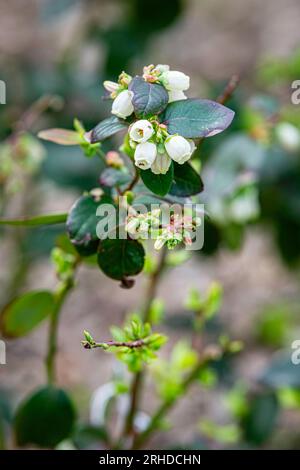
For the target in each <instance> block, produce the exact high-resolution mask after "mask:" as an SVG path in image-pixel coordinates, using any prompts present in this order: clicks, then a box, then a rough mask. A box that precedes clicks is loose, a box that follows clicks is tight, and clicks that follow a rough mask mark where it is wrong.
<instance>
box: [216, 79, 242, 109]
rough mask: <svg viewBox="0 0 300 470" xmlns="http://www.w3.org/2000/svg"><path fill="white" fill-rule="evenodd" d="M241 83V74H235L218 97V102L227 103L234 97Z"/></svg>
mask: <svg viewBox="0 0 300 470" xmlns="http://www.w3.org/2000/svg"><path fill="white" fill-rule="evenodd" d="M239 83H240V76H239V75H238V74H237V73H235V74H233V75H232V76H231V78H230V80H229V82H228V83H227V85H226V87H225V88H224V90H223V91H222V93H221V94H220V95H219V96H218V98H217V99H216V101H217V103H220V104H225V103H226V102H227V101H228V100H229V99H230V98H231V97H232V95H233V93H234V92H235V90H236V88H237V86H238V85H239Z"/></svg>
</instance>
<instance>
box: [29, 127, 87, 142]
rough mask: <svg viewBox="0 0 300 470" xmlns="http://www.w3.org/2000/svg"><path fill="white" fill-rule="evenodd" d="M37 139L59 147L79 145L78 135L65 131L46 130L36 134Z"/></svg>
mask: <svg viewBox="0 0 300 470" xmlns="http://www.w3.org/2000/svg"><path fill="white" fill-rule="evenodd" d="M38 137H39V138H40V139H43V140H48V141H49V142H54V143H55V144H59V145H79V144H80V142H81V139H80V135H78V133H77V132H75V131H70V130H67V129H46V130H44V131H40V132H39V133H38Z"/></svg>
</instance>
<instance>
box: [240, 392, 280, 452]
mask: <svg viewBox="0 0 300 470" xmlns="http://www.w3.org/2000/svg"><path fill="white" fill-rule="evenodd" d="M278 411H279V407H278V401H277V398H276V395H275V394H274V393H272V392H266V393H263V394H262V395H257V396H255V397H254V398H252V400H251V401H250V405H249V411H248V413H247V415H246V417H245V418H244V422H243V428H244V433H245V437H246V439H247V441H249V442H251V443H254V444H257V445H260V444H263V443H264V442H265V441H266V440H267V439H268V438H269V437H270V435H271V434H272V431H273V429H274V426H275V423H276V418H277V415H278Z"/></svg>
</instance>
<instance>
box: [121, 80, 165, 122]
mask: <svg viewBox="0 0 300 470" xmlns="http://www.w3.org/2000/svg"><path fill="white" fill-rule="evenodd" d="M129 90H131V91H132V92H133V93H134V95H133V98H132V104H133V107H134V111H135V114H136V115H137V116H138V117H141V118H146V117H148V116H153V114H159V113H161V112H162V111H163V110H164V109H165V107H166V106H167V104H168V101H169V95H168V92H167V90H166V89H165V88H164V87H163V86H162V85H158V84H156V83H148V82H145V80H144V79H143V78H142V77H134V78H133V79H132V81H131V82H130V85H129Z"/></svg>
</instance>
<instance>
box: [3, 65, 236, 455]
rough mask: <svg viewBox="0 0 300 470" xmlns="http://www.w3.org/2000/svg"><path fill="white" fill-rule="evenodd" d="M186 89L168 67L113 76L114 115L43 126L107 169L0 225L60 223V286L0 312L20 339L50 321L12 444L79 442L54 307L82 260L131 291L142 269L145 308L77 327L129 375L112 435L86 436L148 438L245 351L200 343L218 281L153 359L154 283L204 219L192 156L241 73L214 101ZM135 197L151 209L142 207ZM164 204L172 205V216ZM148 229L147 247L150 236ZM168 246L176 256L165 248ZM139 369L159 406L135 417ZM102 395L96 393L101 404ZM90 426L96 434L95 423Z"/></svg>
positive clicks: (224, 112)
mask: <svg viewBox="0 0 300 470" xmlns="http://www.w3.org/2000/svg"><path fill="white" fill-rule="evenodd" d="M189 85H190V78H189V77H188V76H187V75H185V74H184V73H182V72H179V71H173V70H170V67H169V66H168V65H156V66H154V65H149V66H147V67H144V69H143V73H142V75H141V76H135V77H131V76H130V75H128V74H127V73H125V72H122V73H121V74H120V76H119V78H118V81H117V82H111V81H105V82H104V88H105V89H106V91H107V95H106V96H105V97H104V98H105V99H109V100H112V106H111V116H109V117H108V118H106V119H104V120H103V121H101V122H100V123H99V124H98V125H96V127H94V128H93V129H92V130H90V131H87V130H86V129H85V128H84V127H83V125H82V124H81V123H80V122H79V121H78V120H75V121H74V128H75V129H74V130H65V129H48V130H45V131H41V132H40V134H39V137H40V138H41V139H44V140H48V141H51V142H54V143H56V144H60V145H78V146H80V147H81V149H82V151H83V153H84V155H85V156H86V157H88V158H99V159H100V160H101V164H102V171H101V174H100V176H99V185H98V186H97V187H96V188H93V189H92V190H90V191H87V192H85V193H84V194H83V195H82V196H81V197H80V198H79V199H78V200H77V201H75V202H74V204H73V206H72V207H71V209H70V211H69V212H68V213H67V214H65V213H63V214H50V215H41V216H33V217H24V218H22V219H17V220H12V219H2V220H1V221H0V223H1V224H2V225H5V224H8V225H15V226H40V225H49V224H62V223H65V228H66V230H65V235H63V236H60V237H59V239H58V240H57V244H56V246H55V247H54V248H53V250H52V262H53V264H54V268H55V271H56V274H57V279H58V283H57V287H56V289H55V290H54V291H53V292H52V291H46V290H43V291H41V290H37V291H32V292H28V293H26V294H24V295H22V296H19V297H17V298H15V299H14V300H12V301H11V302H10V303H9V304H8V305H6V306H5V308H4V309H3V311H2V313H1V333H2V335H3V336H4V337H5V338H17V337H20V336H23V335H25V334H28V333H29V332H31V331H32V330H33V328H35V327H37V326H38V325H39V324H40V323H41V322H42V321H43V320H45V319H48V322H49V335H48V346H47V355H46V360H45V365H46V372H47V385H46V386H44V387H42V388H41V389H40V390H38V391H37V392H34V394H33V395H31V396H30V397H29V398H26V399H25V401H24V402H23V403H21V405H20V406H19V408H18V409H17V411H16V415H15V418H14V432H15V436H16V442H17V444H18V445H21V446H23V445H32V444H33V445H37V446H41V447H52V448H53V447H56V446H58V445H59V444H60V443H61V442H62V441H65V440H66V439H67V438H70V439H72V442H73V445H75V446H76V445H77V444H76V443H77V441H78V435H77V436H76V432H75V431H74V430H75V428H76V426H75V411H74V407H73V405H72V402H71V400H70V398H69V397H68V395H67V394H66V392H65V391H63V390H62V389H60V388H58V386H57V384H56V368H55V359H56V352H57V331H58V326H59V318H60V313H61V311H62V307H63V304H64V301H65V299H66V298H67V296H68V295H69V293H70V292H71V291H72V289H74V287H76V273H77V270H78V268H79V267H80V265H81V264H82V263H88V264H89V265H95V266H98V267H99V268H100V270H101V271H102V272H103V273H104V274H105V275H106V276H108V277H109V278H111V279H112V282H118V283H119V284H120V286H121V287H123V288H132V287H133V286H134V277H135V276H137V275H138V274H139V273H140V272H142V271H144V273H145V276H146V278H147V287H146V293H145V299H144V304H143V305H142V307H141V308H140V310H139V311H138V312H135V313H134V314H131V315H129V316H128V318H127V319H126V321H125V324H124V326H123V327H121V326H118V327H117V326H113V327H112V328H111V339H109V340H105V339H104V338H100V339H99V335H100V333H101V332H93V333H92V334H91V333H89V332H88V331H84V337H83V340H82V345H83V347H84V348H85V349H87V350H94V349H102V350H103V351H105V352H107V353H112V354H114V355H115V356H116V358H117V359H118V360H119V361H121V362H122V363H123V364H125V366H126V367H127V368H128V371H129V378H128V376H124V375H122V377H121V378H120V377H119V376H118V377H114V378H113V379H112V383H113V391H112V394H111V395H112V397H114V398H116V397H119V396H126V397H127V398H128V399H127V401H126V404H127V405H126V412H125V414H124V413H123V414H120V417H119V418H120V419H121V421H122V423H121V427H120V432H119V433H117V435H116V432H115V430H112V429H109V426H108V425H107V423H102V422H101V423H98V424H99V426H98V428H97V429H96V428H94V429H93V433H94V434H93V438H94V439H99V441H103V443H104V445H106V446H107V447H108V448H140V447H142V446H143V445H146V444H147V442H148V439H149V438H150V437H151V435H152V434H153V432H155V431H157V430H158V429H160V428H163V426H164V422H165V417H166V415H167V413H168V411H169V410H170V409H171V408H172V407H173V406H174V405H175V404H176V403H177V401H178V399H179V398H180V397H181V396H182V395H184V394H185V393H186V391H187V390H188V388H189V386H190V385H191V384H192V383H194V382H198V381H200V382H202V383H204V382H205V381H209V379H210V378H211V372H210V370H211V369H210V366H211V364H213V363H214V362H215V361H216V360H220V358H223V357H225V356H227V355H229V354H232V353H234V352H237V351H238V350H239V349H240V343H239V342H237V341H231V340H229V338H227V337H224V336H222V337H220V338H219V341H217V342H216V343H214V344H205V345H203V344H201V342H199V341H198V339H199V336H200V335H201V333H202V331H203V328H204V327H205V325H206V323H207V322H208V321H209V320H210V319H211V318H212V317H213V316H214V315H215V313H216V312H217V311H218V309H219V306H220V302H221V287H220V286H219V285H218V284H217V283H214V284H212V285H211V287H210V288H209V289H208V291H207V292H206V293H205V294H202V295H200V293H199V292H198V291H195V290H193V291H191V292H190V295H189V298H188V299H187V301H186V308H187V309H189V310H190V311H191V312H193V315H194V320H193V331H194V333H193V338H192V339H191V343H190V344H187V343H185V342H182V341H180V342H178V343H177V344H176V345H175V346H174V348H173V350H172V352H171V355H170V359H169V360H168V361H162V360H160V359H159V358H158V357H157V351H158V350H159V349H160V348H161V347H162V346H163V345H164V344H165V342H166V341H167V338H166V337H165V336H164V335H163V334H161V333H160V332H158V331H157V327H158V326H159V324H160V323H161V322H162V317H163V311H164V307H163V305H162V303H161V301H160V300H159V299H157V298H156V291H157V286H158V283H159V281H160V279H161V275H162V273H164V271H165V270H166V269H169V268H171V267H172V266H174V265H177V264H180V263H182V262H183V261H184V260H185V259H186V258H187V257H189V251H187V250H185V248H188V247H191V246H192V244H193V240H194V237H195V233H196V232H197V228H199V226H201V225H203V222H204V220H203V214H202V216H201V215H199V213H197V211H194V209H193V207H192V205H193V204H192V203H194V202H195V203H197V202H199V196H198V195H199V194H200V193H201V191H202V190H203V186H204V185H203V182H202V179H201V177H200V175H199V166H197V163H195V164H194V163H193V162H192V157H193V154H194V152H195V150H196V148H197V147H199V146H200V145H201V143H202V141H203V139H204V138H209V137H213V136H214V135H216V134H218V133H221V132H223V131H224V130H225V129H226V128H227V127H228V126H229V125H230V124H231V122H232V120H233V117H234V112H233V111H232V110H231V109H229V108H227V107H226V106H224V103H225V101H226V100H227V99H228V98H229V97H230V96H231V94H232V92H233V91H234V89H235V87H236V85H237V80H236V77H233V78H232V79H231V80H230V82H229V83H228V86H227V87H226V88H225V90H224V92H223V94H222V95H221V96H220V97H219V98H218V99H217V100H216V101H211V100H207V99H199V98H188V97H187V96H186V92H187V90H188V89H189ZM117 133H120V134H122V135H123V141H122V143H121V145H120V147H119V148H118V149H117V150H116V149H114V148H113V149H110V150H109V151H108V152H104V150H103V145H102V142H103V141H104V140H105V139H108V138H111V137H113V136H114V135H115V134H117ZM186 203H189V204H190V209H189V211H188V212H187V213H186V212H184V214H182V213H178V212H176V210H175V209H174V204H175V205H176V206H179V207H183V206H184V205H185V204H186ZM141 204H142V205H143V207H144V208H146V210H144V211H141V210H140V206H141ZM162 204H163V205H164V207H167V208H168V209H169V217H168V218H167V219H166V218H165V217H164V213H163V210H162V208H161V205H162ZM154 206H155V207H154ZM124 210H125V211H126V214H125V216H124V217H123V218H122V217H121V213H123V212H124ZM150 233H151V237H152V238H154V239H155V242H154V244H152V243H151V242H148V241H147V239H148V238H149V234H150ZM175 247H176V251H171V250H173V249H174V248H175ZM94 338H96V339H94ZM87 353H88V354H99V355H100V354H102V352H101V351H99V352H98V351H95V352H93V351H92V352H87ZM146 372H147V373H150V375H151V376H152V378H153V380H154V383H155V386H156V389H157V393H158V396H159V400H160V403H159V405H158V408H157V409H156V410H154V412H153V413H152V415H151V416H150V417H147V419H146V420H144V421H143V422H142V421H141V420H140V419H138V418H139V415H140V403H141V397H142V392H143V384H144V381H145V375H146ZM106 401H107V400H104V399H103V407H104V406H106V405H105V403H106ZM100 425H101V426H100ZM100 427H101V429H100ZM76 429H77V428H76ZM86 432H87V433H88V432H89V433H92V430H91V427H90V428H89V430H86ZM76 439H77V440H76Z"/></svg>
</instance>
